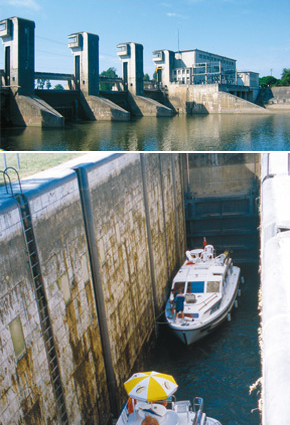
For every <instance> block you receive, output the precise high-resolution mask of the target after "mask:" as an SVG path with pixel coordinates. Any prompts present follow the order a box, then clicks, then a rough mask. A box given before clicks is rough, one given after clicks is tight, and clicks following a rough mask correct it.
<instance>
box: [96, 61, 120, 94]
mask: <svg viewBox="0 0 290 425" xmlns="http://www.w3.org/2000/svg"><path fill="white" fill-rule="evenodd" d="M100 77H107V78H117V77H118V75H117V70H116V68H113V67H110V68H109V69H107V71H103V72H101V74H100ZM113 85H114V84H113V83H105V82H101V83H100V90H104V91H110V90H112V87H113Z"/></svg>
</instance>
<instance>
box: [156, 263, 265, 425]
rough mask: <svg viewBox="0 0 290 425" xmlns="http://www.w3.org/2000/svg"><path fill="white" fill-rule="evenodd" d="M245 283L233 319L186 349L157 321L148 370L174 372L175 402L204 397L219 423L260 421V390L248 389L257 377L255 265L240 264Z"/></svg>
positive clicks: (250, 424)
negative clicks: (155, 343) (154, 342)
mask: <svg viewBox="0 0 290 425" xmlns="http://www.w3.org/2000/svg"><path fill="white" fill-rule="evenodd" d="M241 270H242V275H243V276H244V278H245V283H244V284H241V289H242V294H241V296H240V297H239V298H238V304H239V305H238V308H237V309H235V308H234V310H233V311H232V320H231V321H230V322H228V321H227V322H224V324H223V325H221V327H220V328H218V329H217V330H216V331H215V332H214V333H212V334H211V335H209V336H207V337H206V338H204V339H203V340H201V341H199V342H197V343H196V344H194V345H191V346H189V347H186V346H184V345H183V344H182V343H181V342H180V341H179V340H178V339H177V338H176V337H175V336H174V335H173V334H172V333H171V332H170V330H169V329H168V328H167V326H165V325H159V335H158V339H157V345H156V348H155V350H154V353H153V355H152V358H151V359H150V361H149V364H148V368H149V369H150V370H157V371H160V372H164V373H169V374H172V375H173V376H174V377H175V379H176V381H177V383H178V384H179V389H178V391H177V393H176V398H177V400H191V401H192V399H193V398H194V397H195V396H200V397H203V398H204V402H205V408H204V410H205V412H206V413H207V415H208V416H211V417H214V418H216V419H218V420H220V422H221V423H222V425H259V424H260V415H259V411H258V408H257V406H258V399H259V394H258V392H259V389H256V390H254V391H252V393H251V394H250V393H249V391H250V387H251V385H253V384H254V383H255V382H256V381H257V379H258V378H259V377H260V376H261V365H260V355H259V343H258V328H259V315H258V309H257V306H258V287H259V275H258V266H257V264H244V265H242V266H241Z"/></svg>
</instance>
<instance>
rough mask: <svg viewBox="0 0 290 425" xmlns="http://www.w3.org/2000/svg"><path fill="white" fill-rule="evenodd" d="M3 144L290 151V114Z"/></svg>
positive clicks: (79, 126) (160, 121)
mask: <svg viewBox="0 0 290 425" xmlns="http://www.w3.org/2000/svg"><path fill="white" fill-rule="evenodd" d="M0 140H1V142H0V148H2V149H5V150H16V151H19V150H27V151H35V150H38V151H41V150H56V151H58V150H62V151H65V150H71V151H79V150H81V151H111V150H113V151H119V150H120V151H138V150H139V151H219V150H221V151H265V150H266V151H268V150H290V114H271V115H238V114H226V115H225V114H222V115H219V114H212V115H194V116H186V115H179V116H175V117H173V118H152V117H143V118H139V119H137V118H134V119H132V120H131V121H130V122H106V121H95V122H81V123H72V124H69V125H67V126H66V127H65V128H63V129H41V128H38V127H37V128H33V127H29V128H21V129H20V128H6V129H2V130H1V135H0Z"/></svg>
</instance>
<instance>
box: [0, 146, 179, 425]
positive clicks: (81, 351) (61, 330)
mask: <svg viewBox="0 0 290 425" xmlns="http://www.w3.org/2000/svg"><path fill="white" fill-rule="evenodd" d="M99 155H100V154H97V153H95V154H89V155H88V156H84V157H82V160H81V163H80V159H78V160H77V161H74V162H73V163H69V164H68V165H62V166H59V167H57V168H56V169H53V170H48V171H46V172H43V173H40V174H39V175H37V176H35V177H34V178H33V179H30V180H28V181H26V182H24V181H23V190H24V193H25V194H26V196H27V198H28V200H29V205H30V209H31V215H32V222H33V228H34V234H35V239H36V243H37V249H38V254H39V259H40V266H41V271H42V276H43V282H44V289H45V293H46V297H47V300H48V310H49V317H50V322H51V325H52V330H53V334H54V340H55V347H56V352H57V357H58V363H59V369H60V375H61V381H62V385H63V388H64V396H65V403H66V409H67V412H68V418H69V423H71V424H78V423H92V422H93V421H94V423H95V424H99V425H103V424H106V423H107V422H108V420H109V418H110V412H111V411H112V409H113V407H112V392H111V388H112V385H113V387H114V386H115V387H114V388H115V392H114V395H115V396H116V399H117V410H118V409H119V408H120V407H121V405H122V403H123V401H124V399H125V394H124V390H123V382H124V380H125V379H127V378H128V377H129V376H130V374H131V373H132V371H136V370H138V368H139V367H141V366H142V365H143V364H144V361H145V359H146V356H147V355H148V352H149V351H150V348H151V347H152V345H153V343H154V337H155V332H154V330H155V316H156V315H158V314H159V313H160V312H161V311H162V308H163V306H164V302H165V300H166V291H167V287H168V282H169V279H170V278H171V277H172V275H173V274H174V272H175V270H176V269H177V267H178V266H179V255H180V251H181V252H182V253H183V252H184V249H185V246H184V245H185V233H184V207H183V184H182V173H181V160H180V156H179V155H178V154H163V155H160V154H141V155H144V156H140V155H139V154H126V155H113V156H109V155H108V154H106V155H105V156H107V158H105V159H103V160H102V161H100V160H99V161H98V157H99ZM72 166H74V168H76V169H78V170H80V171H82V172H84V173H85V174H86V176H87V180H88V183H89V186H88V192H87V195H88V198H87V199H88V200H87V203H89V204H90V205H89V206H88V205H86V204H83V202H84V201H83V199H82V201H81V197H80V193H82V192H83V191H84V190H85V189H84V188H83V187H82V183H81V182H80V180H79V178H78V177H77V174H78V175H79V171H77V173H76V172H75V171H73V170H72V168H71V167H72ZM89 207H90V208H91V211H92V214H93V222H92V221H91V223H90V224H91V225H92V229H93V230H92V232H91V235H94V236H95V237H94V239H93V242H92V243H93V244H94V245H95V246H96V253H97V260H98V261H97V265H96V264H94V265H93V264H92V261H93V257H92V255H91V251H89V250H88V244H87V236H88V234H87V232H86V226H85V220H84V215H83V211H84V209H86V208H89ZM0 247H1V256H0V270H1V273H0V288H1V289H0V306H1V307H0V330H1V333H0V334H1V338H0V352H1V356H0V359H1V360H0V362H1V369H0V370H1V372H0V381H1V393H0V417H1V419H2V423H3V424H4V423H5V425H8V424H14V423H17V422H21V421H22V422H25V421H26V423H31V424H34V423H35V424H38V423H46V424H49V423H57V413H56V404H55V399H54V395H53V389H52V386H51V382H50V377H49V369H48V364H47V359H46V352H45V347H44V340H43V336H42V334H41V331H40V323H39V316H38V311H37V304H36V301H35V297H34V289H33V282H32V278H31V274H30V271H29V268H28V267H27V261H28V257H27V255H26V248H25V244H24V239H23V233H22V226H21V222H20V216H19V211H18V207H17V203H16V201H15V200H14V199H12V198H11V197H10V196H9V195H5V194H4V193H1V214H0ZM94 267H97V268H98V279H97V281H96V280H95V274H94ZM96 286H98V287H99V289H101V291H102V296H103V298H104V306H105V317H106V325H107V331H108V335H107V336H108V342H109V348H110V356H111V359H110V358H109V359H108V358H107V354H106V348H105V346H104V340H103V334H102V330H101V328H100V325H101V323H100V320H101V319H99V318H100V311H99V310H98V308H97V301H98V300H96V298H95V291H96ZM17 317H19V318H20V321H21V325H22V329H23V334H24V341H25V351H24V352H23V353H22V355H21V358H17V356H16V352H15V349H14V346H13V342H12V336H13V332H14V331H13V330H11V331H10V327H11V326H10V327H9V325H10V324H11V323H12V321H13V320H14V319H17ZM13 323H14V322H13ZM11 329H12V328H11ZM110 362H111V367H112V370H113V381H114V382H108V381H109V380H110V376H109V374H110V370H109V368H108V364H109V366H110ZM110 404H111V405H110ZM3 421H4V422H3ZM0 423H1V420H0Z"/></svg>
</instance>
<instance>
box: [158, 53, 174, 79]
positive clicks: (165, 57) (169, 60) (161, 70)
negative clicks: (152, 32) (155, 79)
mask: <svg viewBox="0 0 290 425" xmlns="http://www.w3.org/2000/svg"><path fill="white" fill-rule="evenodd" d="M153 61H154V63H155V65H156V72H157V74H159V75H160V79H161V81H160V82H161V83H162V84H163V85H166V86H168V85H169V84H170V83H171V81H172V80H173V78H172V75H171V73H172V70H173V67H174V52H172V51H171V50H155V51H154V52H153Z"/></svg>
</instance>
